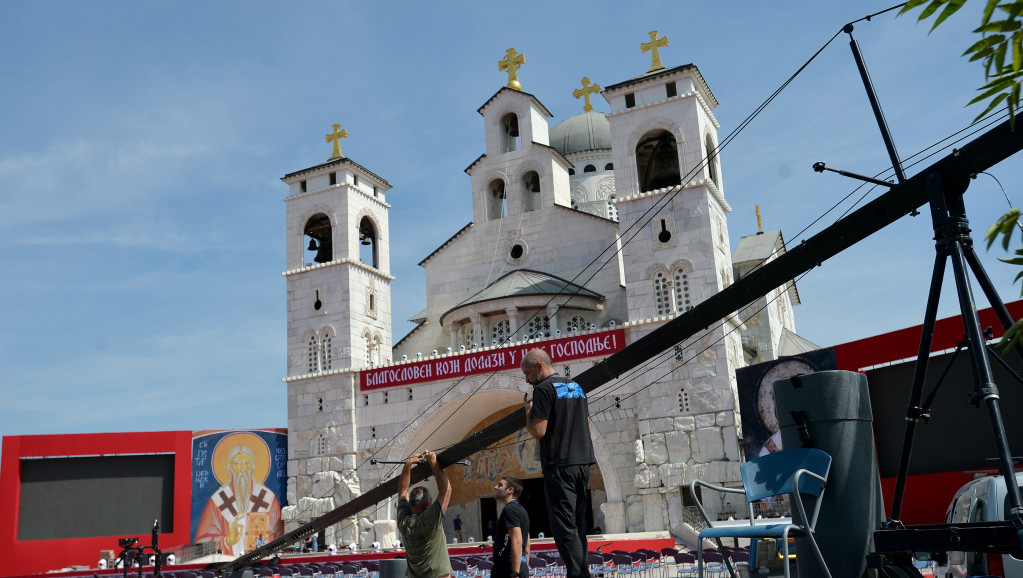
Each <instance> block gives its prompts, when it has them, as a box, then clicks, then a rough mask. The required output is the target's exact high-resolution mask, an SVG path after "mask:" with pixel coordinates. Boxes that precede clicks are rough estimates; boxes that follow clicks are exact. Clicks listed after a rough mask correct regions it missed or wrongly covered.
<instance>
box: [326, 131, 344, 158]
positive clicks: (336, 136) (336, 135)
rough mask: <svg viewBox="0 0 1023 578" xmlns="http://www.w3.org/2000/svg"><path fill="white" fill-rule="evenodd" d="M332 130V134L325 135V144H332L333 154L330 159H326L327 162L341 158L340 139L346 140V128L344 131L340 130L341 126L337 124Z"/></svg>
mask: <svg viewBox="0 0 1023 578" xmlns="http://www.w3.org/2000/svg"><path fill="white" fill-rule="evenodd" d="M333 128H334V132H333V133H331V134H328V135H327V142H333V143H334V154H332V155H330V158H329V159H327V160H328V161H332V160H334V159H340V158H343V157H342V155H341V139H343V138H348V129H347V128H346V129H345V130H341V125H339V124H335V125H334V126H333Z"/></svg>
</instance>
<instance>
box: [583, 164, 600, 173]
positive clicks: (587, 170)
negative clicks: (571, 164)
mask: <svg viewBox="0 0 1023 578" xmlns="http://www.w3.org/2000/svg"><path fill="white" fill-rule="evenodd" d="M583 172H584V173H595V172H597V167H595V166H593V165H586V166H585V167H583Z"/></svg>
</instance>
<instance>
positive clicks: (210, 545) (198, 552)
mask: <svg viewBox="0 0 1023 578" xmlns="http://www.w3.org/2000/svg"><path fill="white" fill-rule="evenodd" d="M216 551H217V543H216V542H199V543H198V544H190V545H188V546H175V547H173V548H169V549H167V550H164V553H167V554H174V557H175V558H177V563H178V564H184V563H186V562H188V561H189V560H195V559H196V558H202V557H203V556H209V555H210V554H213V553H215V552H216Z"/></svg>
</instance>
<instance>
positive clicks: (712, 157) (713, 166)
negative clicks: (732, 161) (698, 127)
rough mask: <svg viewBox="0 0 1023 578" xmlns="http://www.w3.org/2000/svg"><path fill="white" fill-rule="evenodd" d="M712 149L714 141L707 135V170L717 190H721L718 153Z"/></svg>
mask: <svg viewBox="0 0 1023 578" xmlns="http://www.w3.org/2000/svg"><path fill="white" fill-rule="evenodd" d="M714 149H715V147H714V141H712V140H710V135H707V171H708V172H709V173H710V180H712V181H714V184H715V185H716V186H717V188H718V190H721V181H719V180H718V166H717V165H718V155H717V151H716V150H714Z"/></svg>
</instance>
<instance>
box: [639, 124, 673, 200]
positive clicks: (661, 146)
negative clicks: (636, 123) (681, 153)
mask: <svg viewBox="0 0 1023 578" xmlns="http://www.w3.org/2000/svg"><path fill="white" fill-rule="evenodd" d="M636 169H637V174H638V175H639V187H640V189H639V190H640V191H641V192H646V191H654V190H657V189H663V188H665V187H673V186H676V185H681V184H682V173H681V170H680V169H679V160H678V145H677V143H676V142H675V137H674V136H672V134H671V133H670V132H668V131H666V130H656V131H652V132H649V133H647V134H646V135H645V136H644V137H643V138H642V139H641V140H640V142H639V144H638V145H637V146H636Z"/></svg>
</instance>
